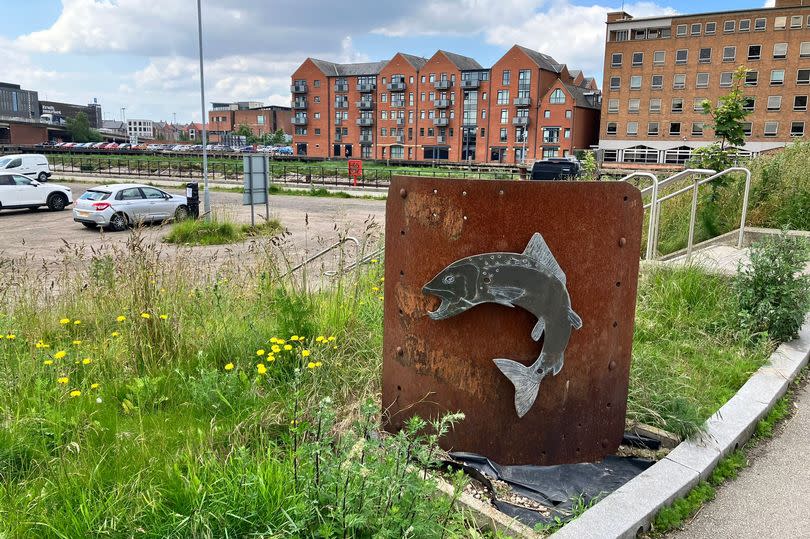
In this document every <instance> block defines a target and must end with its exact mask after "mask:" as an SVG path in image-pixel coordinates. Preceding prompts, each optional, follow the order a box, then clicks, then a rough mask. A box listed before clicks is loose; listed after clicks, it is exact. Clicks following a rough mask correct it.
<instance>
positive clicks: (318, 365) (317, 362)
mask: <svg viewBox="0 0 810 539" xmlns="http://www.w3.org/2000/svg"><path fill="white" fill-rule="evenodd" d="M321 365H323V363H321V362H320V361H316V362H315V366H316V367H320V366H321Z"/></svg>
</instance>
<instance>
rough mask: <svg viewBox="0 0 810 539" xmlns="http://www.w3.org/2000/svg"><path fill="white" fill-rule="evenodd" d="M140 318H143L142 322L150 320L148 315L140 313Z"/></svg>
mask: <svg viewBox="0 0 810 539" xmlns="http://www.w3.org/2000/svg"><path fill="white" fill-rule="evenodd" d="M141 318H143V319H144V320H149V319H150V318H152V315H151V314H149V313H141Z"/></svg>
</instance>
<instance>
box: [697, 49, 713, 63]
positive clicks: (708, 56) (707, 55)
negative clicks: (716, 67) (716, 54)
mask: <svg viewBox="0 0 810 539" xmlns="http://www.w3.org/2000/svg"><path fill="white" fill-rule="evenodd" d="M698 62H699V63H701V64H710V63H711V62H712V49H710V48H705V49H700V54H699V56H698Z"/></svg>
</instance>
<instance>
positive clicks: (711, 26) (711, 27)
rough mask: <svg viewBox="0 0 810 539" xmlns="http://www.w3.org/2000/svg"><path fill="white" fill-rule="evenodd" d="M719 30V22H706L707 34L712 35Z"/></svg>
mask: <svg viewBox="0 0 810 539" xmlns="http://www.w3.org/2000/svg"><path fill="white" fill-rule="evenodd" d="M715 32H717V23H716V22H707V23H706V31H705V32H704V33H705V34H706V35H712V34H714V33H715Z"/></svg>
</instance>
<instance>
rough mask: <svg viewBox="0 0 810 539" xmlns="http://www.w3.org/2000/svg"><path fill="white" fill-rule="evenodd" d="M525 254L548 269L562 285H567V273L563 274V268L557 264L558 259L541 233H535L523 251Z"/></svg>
mask: <svg viewBox="0 0 810 539" xmlns="http://www.w3.org/2000/svg"><path fill="white" fill-rule="evenodd" d="M523 254H524V255H526V256H528V257H529V258H531V259H533V260H536V261H537V262H539V263H540V264H541V265H542V266H544V267H545V268H547V269H548V270H549V271H550V272H551V274H552V275H554V277H556V278H557V279H559V281H560V282H561V283H562V284H565V272H563V270H562V268H561V267H560V265H559V264H558V263H557V259H556V258H554V255H553V254H551V249H549V248H548V245H547V244H546V240H544V239H543V236H541V235H540V233H539V232H535V233H534V236H532V239H531V240H529V244H528V245H527V246H526V249H524V250H523Z"/></svg>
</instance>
